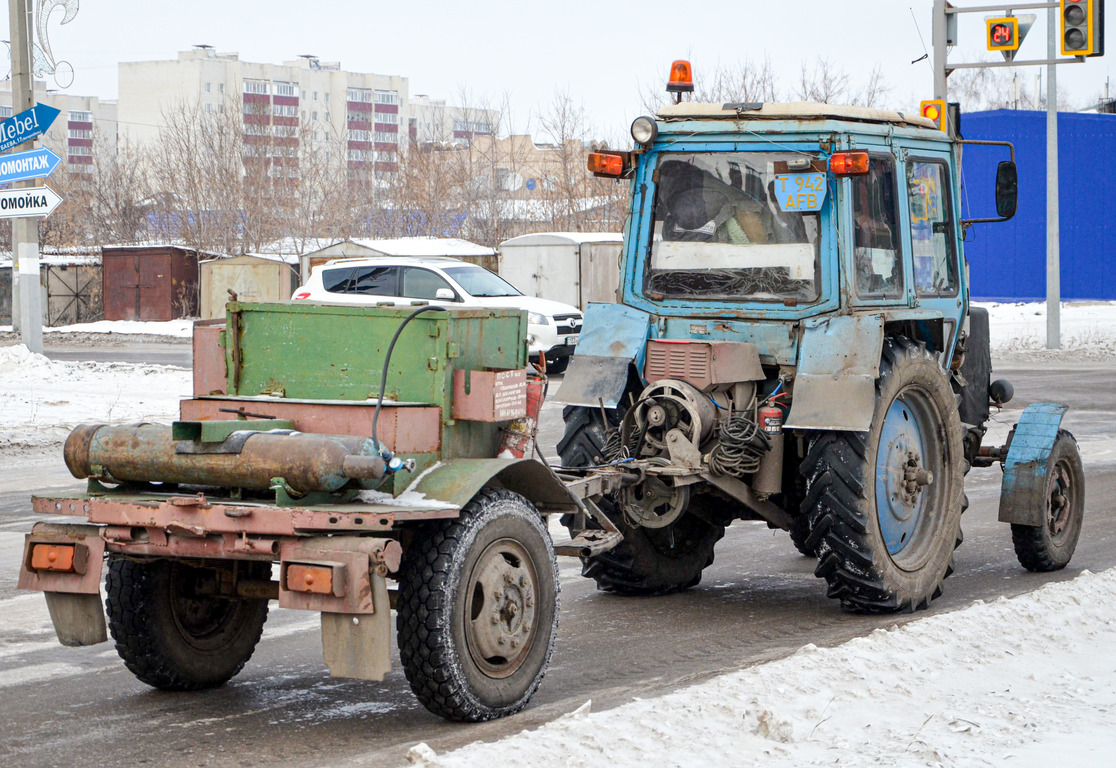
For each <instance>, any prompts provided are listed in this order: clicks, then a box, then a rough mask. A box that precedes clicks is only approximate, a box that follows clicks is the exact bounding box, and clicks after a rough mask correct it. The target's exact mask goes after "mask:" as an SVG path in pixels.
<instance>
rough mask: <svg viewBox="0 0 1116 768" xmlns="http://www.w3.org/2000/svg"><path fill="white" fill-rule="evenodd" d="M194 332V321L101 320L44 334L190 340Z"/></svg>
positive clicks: (0, 327)
mask: <svg viewBox="0 0 1116 768" xmlns="http://www.w3.org/2000/svg"><path fill="white" fill-rule="evenodd" d="M11 330H12V326H10V325H0V333H10V332H11ZM193 332H194V321H193V320H168V321H166V322H148V321H139V320H99V321H97V322H95V323H78V324H77V325H60V326H58V327H56V328H43V333H128V334H137V333H142V334H149V335H152V336H177V337H179V338H187V339H188V338H190V336H191V335H192V334H193Z"/></svg>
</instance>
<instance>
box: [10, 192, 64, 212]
mask: <svg viewBox="0 0 1116 768" xmlns="http://www.w3.org/2000/svg"><path fill="white" fill-rule="evenodd" d="M61 203H62V198H61V197H59V196H58V193H57V192H55V191H54V190H53V189H51V188H50V187H31V188H30V189H0V219H14V218H17V217H20V216H46V215H47V214H49V213H50V212H51V211H53V210H54V209H55V208H57V207H58V206H59V205H60V204H61Z"/></svg>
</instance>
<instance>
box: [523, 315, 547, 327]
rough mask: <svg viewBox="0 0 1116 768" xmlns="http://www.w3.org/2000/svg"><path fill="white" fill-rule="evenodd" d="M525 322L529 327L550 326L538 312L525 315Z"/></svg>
mask: <svg viewBox="0 0 1116 768" xmlns="http://www.w3.org/2000/svg"><path fill="white" fill-rule="evenodd" d="M527 322H528V323H530V324H531V325H549V324H550V321H549V320H548V319H547V317H546V315H544V314H541V313H539V312H528V313H527Z"/></svg>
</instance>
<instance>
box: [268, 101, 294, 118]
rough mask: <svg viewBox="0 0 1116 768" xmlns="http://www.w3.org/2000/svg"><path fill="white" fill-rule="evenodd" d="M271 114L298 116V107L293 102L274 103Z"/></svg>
mask: <svg viewBox="0 0 1116 768" xmlns="http://www.w3.org/2000/svg"><path fill="white" fill-rule="evenodd" d="M271 114H273V115H275V116H276V117H298V107H296V106H294V105H293V104H272V105H271Z"/></svg>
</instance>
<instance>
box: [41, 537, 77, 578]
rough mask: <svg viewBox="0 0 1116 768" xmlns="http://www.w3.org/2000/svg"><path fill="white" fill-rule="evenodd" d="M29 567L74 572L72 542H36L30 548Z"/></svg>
mask: <svg viewBox="0 0 1116 768" xmlns="http://www.w3.org/2000/svg"><path fill="white" fill-rule="evenodd" d="M31 568H32V569H33V570H36V571H61V572H63V573H73V572H74V545H73V544H36V545H35V546H34V547H33V548H32V550H31Z"/></svg>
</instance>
